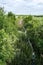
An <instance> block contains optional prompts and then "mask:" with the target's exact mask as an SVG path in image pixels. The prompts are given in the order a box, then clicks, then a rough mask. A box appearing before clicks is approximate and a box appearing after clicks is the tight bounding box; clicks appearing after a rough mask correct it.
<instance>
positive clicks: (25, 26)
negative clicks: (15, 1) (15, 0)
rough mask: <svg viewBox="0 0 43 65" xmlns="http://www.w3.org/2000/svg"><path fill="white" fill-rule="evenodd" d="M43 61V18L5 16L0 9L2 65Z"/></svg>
mask: <svg viewBox="0 0 43 65" xmlns="http://www.w3.org/2000/svg"><path fill="white" fill-rule="evenodd" d="M33 52H34V53H35V59H34V60H35V64H36V65H38V64H39V65H43V64H41V62H43V61H42V59H43V17H42V18H41V17H40V19H39V18H38V17H34V16H31V15H29V16H16V15H14V14H13V13H12V12H8V14H5V12H4V10H3V8H0V65H28V64H29V65H31V60H32V58H33V57H32V54H33Z"/></svg>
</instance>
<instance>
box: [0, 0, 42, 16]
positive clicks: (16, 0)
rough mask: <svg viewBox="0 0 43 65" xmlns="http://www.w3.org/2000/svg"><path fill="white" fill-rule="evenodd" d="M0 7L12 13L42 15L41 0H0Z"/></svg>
mask: <svg viewBox="0 0 43 65" xmlns="http://www.w3.org/2000/svg"><path fill="white" fill-rule="evenodd" d="M0 7H4V10H5V12H9V11H12V12H13V13H14V14H25V15H29V14H31V15H43V0H0Z"/></svg>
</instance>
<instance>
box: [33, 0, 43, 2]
mask: <svg viewBox="0 0 43 65" xmlns="http://www.w3.org/2000/svg"><path fill="white" fill-rule="evenodd" d="M33 2H34V3H43V0H33Z"/></svg>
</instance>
